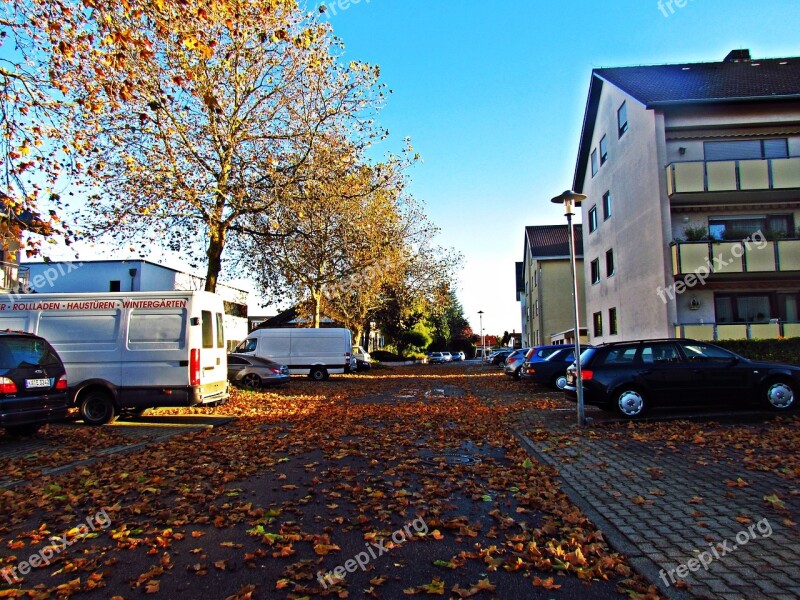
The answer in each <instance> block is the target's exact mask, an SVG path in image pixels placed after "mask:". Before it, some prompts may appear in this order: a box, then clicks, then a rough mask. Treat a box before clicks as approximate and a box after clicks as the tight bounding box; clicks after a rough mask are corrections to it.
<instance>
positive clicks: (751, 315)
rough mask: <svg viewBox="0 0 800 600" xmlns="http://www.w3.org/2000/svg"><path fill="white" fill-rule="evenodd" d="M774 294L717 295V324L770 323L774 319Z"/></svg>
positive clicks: (715, 301) (715, 305) (715, 302)
mask: <svg viewBox="0 0 800 600" xmlns="http://www.w3.org/2000/svg"><path fill="white" fill-rule="evenodd" d="M772 296H773V295H772V294H730V295H720V294H718V295H716V296H715V297H714V308H715V310H716V321H717V323H768V322H769V320H770V319H771V318H772V313H773V311H772V302H771V300H772Z"/></svg>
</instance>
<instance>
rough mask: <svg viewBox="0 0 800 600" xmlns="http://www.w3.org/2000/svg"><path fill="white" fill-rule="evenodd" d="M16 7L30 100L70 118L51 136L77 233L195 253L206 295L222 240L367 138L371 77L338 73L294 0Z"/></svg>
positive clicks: (31, 0)
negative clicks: (67, 179)
mask: <svg viewBox="0 0 800 600" xmlns="http://www.w3.org/2000/svg"><path fill="white" fill-rule="evenodd" d="M14 6H15V7H17V8H18V9H19V10H22V9H24V11H23V12H19V13H16V14H17V15H18V27H19V29H18V30H17V31H22V32H27V34H28V37H27V38H26V39H28V40H30V42H31V47H34V48H38V52H39V54H37V55H36V56H38V58H39V60H40V61H41V60H42V56H46V57H47V61H46V64H47V71H46V72H47V73H48V75H47V76H46V77H45V76H43V75H42V74H43V73H44V72H45V71H44V70H42V69H40V70H39V71H38V73H39V75H40V78H41V81H42V82H43V83H44V85H43V86H42V87H41V89H43V90H46V91H49V92H50V97H52V98H58V99H59V101H61V102H62V106H64V107H66V108H65V110H68V109H73V110H74V112H73V113H72V114H71V115H70V118H69V119H68V124H66V123H65V125H64V126H63V127H61V129H60V130H57V128H54V129H53V130H51V131H50V132H49V133H50V134H52V135H51V139H53V138H57V137H58V135H59V133H61V134H62V135H63V132H64V131H70V138H69V144H65V145H63V146H62V150H63V151H64V153H65V156H69V157H72V158H73V160H72V163H71V164H72V165H73V169H72V174H73V175H75V177H77V178H78V180H79V181H80V182H82V183H83V184H84V185H85V186H86V188H85V190H86V191H87V194H88V198H89V199H88V201H87V202H86V205H85V206H84V207H83V208H84V213H83V214H84V216H85V219H84V220H83V224H84V226H85V230H86V232H87V233H88V234H89V235H91V236H98V235H101V234H104V233H108V234H111V235H113V236H115V237H117V238H118V239H119V240H120V241H121V242H126V243H129V242H134V243H138V244H139V245H140V246H141V247H143V248H147V247H149V246H152V245H154V244H160V245H163V246H165V247H167V248H170V249H172V250H175V251H183V252H186V253H187V254H188V255H190V256H192V255H193V253H194V252H195V251H196V250H197V247H198V244H199V245H200V246H202V249H203V254H204V258H205V260H206V262H207V277H206V289H208V290H214V288H215V286H216V282H217V278H218V276H219V273H220V270H221V268H222V256H223V252H224V250H225V246H226V243H227V242H228V240H229V238H230V236H235V235H236V234H237V233H238V232H240V231H241V228H242V224H243V222H244V220H245V219H246V218H247V217H248V216H250V215H253V214H260V213H269V212H270V211H273V210H275V206H276V202H279V201H280V198H281V197H282V195H283V191H282V190H285V189H286V188H287V187H292V186H294V187H296V185H297V178H298V174H299V173H300V172H301V171H302V166H303V164H304V163H305V161H306V160H307V159H308V157H309V156H310V155H311V154H312V153H313V152H314V151H315V150H316V149H317V147H318V145H320V144H324V143H325V139H326V138H329V137H331V136H333V135H335V136H338V137H342V138H346V139H349V140H351V142H352V143H354V144H356V145H366V144H369V143H370V141H371V140H372V139H373V138H374V137H375V136H379V135H380V134H381V132H380V131H376V129H375V127H374V121H373V117H374V111H375V110H376V109H377V108H378V107H379V105H380V101H381V94H382V92H381V89H380V86H379V85H378V83H377V78H378V70H377V68H374V67H371V66H369V65H365V64H362V63H356V62H350V63H347V64H343V62H342V61H341V57H340V46H339V42H338V40H336V38H334V37H333V35H332V32H331V30H330V28H329V26H327V25H323V24H321V23H320V22H319V21H318V20H317V19H316V18H315V17H314V16H313V15H311V14H306V13H304V12H302V11H301V9H300V8H299V7H298V5H297V3H296V2H295V1H294V0H224V1H218V0H214V1H206V0H181V1H177V0H127V1H126V2H103V1H99V0H84V2H82V3H81V2H56V1H53V0H50V1H44V0H27V1H26V2H18V3H16V4H14ZM19 15H25V18H22V17H19ZM25 19H27V21H26V20H25ZM30 24H34V25H35V27H34V28H33V29H31V27H30ZM31 32H32V33H31ZM37 36H38V37H37ZM44 51H47V53H46V54H42V52H44ZM31 56H34V55H33V54H31ZM43 64H44V62H42V63H41V64H40V66H41V65H43ZM53 90H55V93H53ZM62 114H63V113H62ZM62 122H64V121H62ZM45 137H46V135H45ZM62 171H63V169H62Z"/></svg>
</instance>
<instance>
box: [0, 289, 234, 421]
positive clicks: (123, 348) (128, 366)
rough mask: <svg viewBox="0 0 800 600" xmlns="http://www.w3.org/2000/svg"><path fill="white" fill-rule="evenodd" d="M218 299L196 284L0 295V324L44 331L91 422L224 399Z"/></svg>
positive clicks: (73, 394)
mask: <svg viewBox="0 0 800 600" xmlns="http://www.w3.org/2000/svg"><path fill="white" fill-rule="evenodd" d="M222 323H223V303H222V299H221V298H220V297H219V296H217V295H216V294H212V293H209V292H197V291H186V292H181V291H176V292H174V291H169V292H128V293H125V292H122V293H119V292H112V293H96V294H92V293H89V294H3V295H0V329H10V330H16V331H27V332H29V333H35V334H37V335H40V336H41V337H43V338H45V339H46V340H47V341H48V342H50V344H51V345H52V346H53V347H54V348H55V349H56V352H58V354H59V356H60V357H61V359H62V361H63V362H64V366H65V367H66V369H67V381H68V382H69V386H70V399H71V402H72V404H73V405H75V406H77V407H78V408H79V410H80V413H81V417H82V418H83V420H84V421H86V422H87V423H89V424H90V425H102V424H104V423H109V422H111V421H113V420H114V419H115V418H116V417H117V416H119V414H120V413H122V412H126V413H131V414H139V413H141V412H142V411H144V410H146V409H148V408H154V407H159V406H195V405H198V404H212V403H220V402H223V401H225V400H227V398H228V371H227V353H226V348H225V331H224V328H223V324H222Z"/></svg>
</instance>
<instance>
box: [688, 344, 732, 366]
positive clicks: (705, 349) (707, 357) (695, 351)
mask: <svg viewBox="0 0 800 600" xmlns="http://www.w3.org/2000/svg"><path fill="white" fill-rule="evenodd" d="M679 344H680V346H681V349H682V350H683V353H684V354H685V355H686V358H688V359H689V361H690V362H709V361H711V362H722V363H727V362H729V361H730V360H731V359H732V358H734V356H733V354H731V353H730V352H728V351H727V350H723V349H722V348H717V347H716V346H709V345H707V344H704V343H702V342H679Z"/></svg>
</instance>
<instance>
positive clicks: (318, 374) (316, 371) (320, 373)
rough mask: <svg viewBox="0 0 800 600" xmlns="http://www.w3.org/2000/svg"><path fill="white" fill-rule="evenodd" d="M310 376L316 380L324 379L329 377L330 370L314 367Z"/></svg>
mask: <svg viewBox="0 0 800 600" xmlns="http://www.w3.org/2000/svg"><path fill="white" fill-rule="evenodd" d="M308 376H309V377H310V378H311V379H313V380H314V381H324V380H325V379H327V378H328V372H327V371H326V370H325V369H323V368H322V367H314V368H313V369H311V372H310V373H309V374H308Z"/></svg>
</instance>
